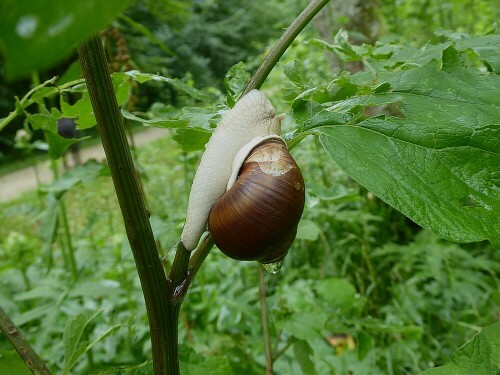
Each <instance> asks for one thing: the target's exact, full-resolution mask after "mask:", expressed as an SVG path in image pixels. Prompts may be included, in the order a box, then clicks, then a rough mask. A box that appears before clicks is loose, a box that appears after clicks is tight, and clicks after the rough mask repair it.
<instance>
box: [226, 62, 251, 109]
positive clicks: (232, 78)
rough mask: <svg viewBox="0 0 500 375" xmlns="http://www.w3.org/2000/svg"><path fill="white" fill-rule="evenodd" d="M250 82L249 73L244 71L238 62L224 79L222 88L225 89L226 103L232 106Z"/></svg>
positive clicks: (241, 64) (243, 67)
mask: <svg viewBox="0 0 500 375" xmlns="http://www.w3.org/2000/svg"><path fill="white" fill-rule="evenodd" d="M249 80H250V73H249V72H248V71H247V70H246V69H245V64H244V63H243V62H241V61H240V62H239V63H237V64H235V65H233V66H232V67H231V68H230V69H229V71H228V72H227V73H226V76H225V77H224V86H225V87H226V89H227V103H228V105H229V107H232V106H234V104H235V103H236V101H237V100H238V98H239V97H240V95H241V93H242V92H243V90H244V89H245V87H246V85H247V83H248V81H249Z"/></svg>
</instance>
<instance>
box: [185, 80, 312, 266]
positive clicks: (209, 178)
mask: <svg viewBox="0 0 500 375" xmlns="http://www.w3.org/2000/svg"><path fill="white" fill-rule="evenodd" d="M283 117H284V116H283V115H278V116H276V112H275V110H274V108H273V106H272V104H271V103H270V102H269V100H268V99H267V98H266V97H265V96H264V95H263V94H262V93H260V92H259V91H257V90H252V91H251V92H250V93H248V94H247V95H245V96H244V97H243V98H242V99H240V101H238V102H237V104H236V105H235V106H234V108H233V109H231V110H230V111H228V112H227V113H226V114H225V115H224V116H223V118H222V120H221V122H220V123H219V124H218V126H217V129H216V130H215V132H214V134H213V135H212V137H211V138H210V141H209V142H208V143H207V145H206V150H205V152H204V154H203V156H202V158H201V161H200V164H199V167H198V169H197V171H196V175H195V178H194V181H193V185H192V188H191V193H190V196H189V203H188V212H187V217H186V223H185V225H184V228H183V231H182V235H181V241H182V243H183V245H184V247H185V248H186V249H187V250H189V251H192V250H194V249H195V248H196V246H197V244H198V242H199V240H200V237H201V235H202V233H203V232H204V231H205V230H206V229H207V226H208V230H209V231H210V233H211V234H212V237H213V239H214V242H215V244H216V245H217V247H218V248H219V249H220V250H221V251H222V252H223V253H224V254H226V255H228V256H229V257H231V258H234V259H238V260H257V261H259V262H261V263H264V264H265V263H272V262H276V261H278V260H281V259H282V258H283V257H284V256H285V255H286V254H287V252H288V249H289V247H290V245H291V243H292V242H293V240H294V239H295V235H296V232H297V225H298V222H299V220H300V217H301V215H302V211H303V208H304V196H305V189H304V179H303V177H302V174H301V172H300V169H299V167H298V166H297V163H296V162H295V161H294V160H293V158H292V157H291V156H290V154H289V152H288V149H287V147H286V143H285V142H284V141H283V139H281V138H280V137H279V134H280V131H281V129H280V128H281V126H280V122H281V120H282V119H283Z"/></svg>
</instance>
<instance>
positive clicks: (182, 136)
mask: <svg viewBox="0 0 500 375" xmlns="http://www.w3.org/2000/svg"><path fill="white" fill-rule="evenodd" d="M211 135H212V133H211V132H209V131H208V130H203V129H198V128H194V129H190V128H188V129H177V130H176V131H175V135H174V136H173V139H174V140H175V141H176V142H177V143H179V145H181V147H182V149H183V150H184V151H196V150H203V149H204V148H205V144H206V143H207V142H208V140H209V139H210V136H211Z"/></svg>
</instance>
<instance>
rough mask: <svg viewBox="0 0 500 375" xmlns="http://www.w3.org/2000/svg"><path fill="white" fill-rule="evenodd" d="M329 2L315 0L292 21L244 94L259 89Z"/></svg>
mask: <svg viewBox="0 0 500 375" xmlns="http://www.w3.org/2000/svg"><path fill="white" fill-rule="evenodd" d="M327 3H328V0H313V1H311V3H310V4H309V5H308V6H307V7H306V8H305V9H304V10H303V11H302V13H300V15H299V16H298V17H297V18H296V19H295V20H294V21H293V22H292V24H291V25H290V26H289V27H288V28H287V29H286V31H285V32H284V33H283V35H282V36H281V38H279V40H278V41H277V42H276V44H275V45H274V46H273V48H271V50H270V51H269V53H268V54H267V56H266V57H265V58H264V61H262V64H261V65H260V66H259V68H258V69H257V71H256V72H255V74H254V75H253V77H252V78H251V79H250V81H249V82H248V84H247V87H245V91H243V94H242V95H241V96H243V95H245V94H247V93H248V92H250V91H252V90H253V89H259V88H260V87H261V86H262V84H263V83H264V81H265V80H266V78H267V76H268V75H269V73H271V70H272V69H273V68H274V66H275V65H276V64H277V63H278V61H279V59H280V58H281V56H283V54H284V53H285V51H286V50H287V48H288V47H289V46H290V44H292V42H293V41H294V39H295V38H296V37H297V35H299V33H300V32H301V31H302V29H303V28H304V27H305V26H306V25H307V24H308V23H309V22H310V21H311V20H312V19H313V17H314V16H315V15H316V14H317V13H318V12H319V11H320V10H321V9H322V8H323V7H324V6H325V5H326V4H327Z"/></svg>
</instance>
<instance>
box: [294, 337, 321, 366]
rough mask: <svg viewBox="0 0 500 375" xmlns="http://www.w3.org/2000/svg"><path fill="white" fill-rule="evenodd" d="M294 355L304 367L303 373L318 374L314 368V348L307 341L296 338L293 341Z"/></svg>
mask: <svg viewBox="0 0 500 375" xmlns="http://www.w3.org/2000/svg"><path fill="white" fill-rule="evenodd" d="M293 355H294V357H295V360H296V361H297V362H298V364H299V366H300V368H301V369H302V373H304V374H310V375H313V374H317V372H316V369H315V368H314V362H313V360H312V358H311V357H312V356H313V350H312V348H311V346H310V345H309V344H308V343H307V341H303V340H296V341H295V342H294V343H293Z"/></svg>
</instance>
